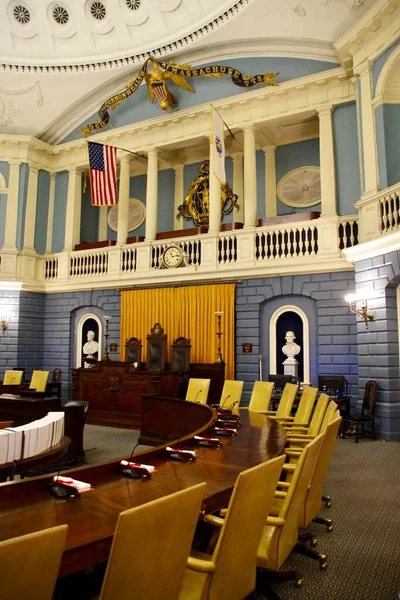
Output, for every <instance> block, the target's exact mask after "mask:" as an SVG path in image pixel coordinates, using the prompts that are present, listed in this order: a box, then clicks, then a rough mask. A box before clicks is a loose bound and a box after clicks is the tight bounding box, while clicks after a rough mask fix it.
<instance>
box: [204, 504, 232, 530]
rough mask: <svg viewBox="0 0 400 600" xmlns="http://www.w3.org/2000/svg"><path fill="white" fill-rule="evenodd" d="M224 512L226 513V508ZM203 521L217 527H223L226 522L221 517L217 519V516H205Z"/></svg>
mask: <svg viewBox="0 0 400 600" xmlns="http://www.w3.org/2000/svg"><path fill="white" fill-rule="evenodd" d="M222 510H225V511H226V508H225V509H222ZM221 512H222V511H221ZM203 521H205V522H206V523H210V525H215V526H216V527H222V525H223V524H224V522H225V520H224V519H221V517H216V516H215V515H204V517H203Z"/></svg>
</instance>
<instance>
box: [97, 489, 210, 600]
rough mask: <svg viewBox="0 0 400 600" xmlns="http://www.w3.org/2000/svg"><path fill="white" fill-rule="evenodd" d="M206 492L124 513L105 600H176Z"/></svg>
mask: <svg viewBox="0 0 400 600" xmlns="http://www.w3.org/2000/svg"><path fill="white" fill-rule="evenodd" d="M127 485H130V484H127ZM136 485H137V484H136ZM205 488H206V484H205V483H199V484H198V485H195V486H192V487H190V488H187V489H185V490H181V491H179V492H175V493H174V494H170V495H169V496H165V497H163V498H158V499H157V500H153V501H152V502H148V503H147V504H143V505H142V506H138V507H135V508H131V509H129V510H126V511H124V512H122V513H121V514H120V515H119V519H118V523H117V528H116V530H115V534H114V540H113V544H112V547H111V553H110V557H109V559H108V564H107V569H106V573H105V576H104V581H103V586H102V589H101V594H100V600H132V598H137V599H138V600H139V599H140V600H177V598H178V597H179V590H180V588H181V585H182V580H183V576H184V573H185V567H186V560H187V557H188V556H189V552H190V547H191V544H192V541H193V536H194V532H195V528H196V525H197V521H198V518H199V514H200V509H201V503H202V500H203V497H204V492H205ZM132 493H133V494H134V492H132Z"/></svg>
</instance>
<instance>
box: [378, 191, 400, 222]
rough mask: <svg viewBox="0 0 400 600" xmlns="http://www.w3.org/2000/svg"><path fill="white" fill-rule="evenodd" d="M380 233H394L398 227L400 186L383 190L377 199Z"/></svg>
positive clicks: (399, 219)
mask: <svg viewBox="0 0 400 600" xmlns="http://www.w3.org/2000/svg"><path fill="white" fill-rule="evenodd" d="M379 205H380V217H381V222H380V230H381V233H386V232H388V231H390V232H391V231H396V230H397V229H399V227H400V184H397V185H396V186H393V187H391V188H389V189H388V190H384V191H383V192H381V194H380V197H379Z"/></svg>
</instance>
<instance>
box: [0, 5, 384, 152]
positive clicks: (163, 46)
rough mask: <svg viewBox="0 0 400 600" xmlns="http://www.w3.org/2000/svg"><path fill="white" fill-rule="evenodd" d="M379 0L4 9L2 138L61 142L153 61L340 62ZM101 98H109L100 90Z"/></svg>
mask: <svg viewBox="0 0 400 600" xmlns="http://www.w3.org/2000/svg"><path fill="white" fill-rule="evenodd" d="M374 3H375V0H300V1H299V2H297V0H236V1H233V0H60V1H58V0H3V1H2V2H1V3H0V22H1V23H2V33H1V36H0V69H1V71H2V75H1V83H0V135H2V134H21V135H22V134H26V135H32V136H36V137H39V138H40V139H42V140H44V141H49V142H51V143H54V142H56V141H58V140H59V139H62V136H63V135H65V134H66V132H68V130H70V129H72V128H73V127H74V126H75V127H76V125H77V124H79V123H80V122H81V121H82V120H83V119H84V118H85V117H87V116H89V115H90V114H92V113H93V112H94V111H95V110H96V108H97V106H98V105H99V103H100V102H101V101H102V100H103V99H104V98H105V97H107V96H108V95H109V93H114V92H115V91H116V90H117V89H118V88H120V87H121V84H123V83H124V82H125V81H126V80H127V78H128V79H129V78H131V77H132V74H133V73H134V72H135V70H137V69H138V68H139V67H140V66H141V65H142V64H143V62H144V61H145V59H146V58H147V56H148V55H149V54H153V55H154V56H156V57H158V58H161V57H165V58H166V59H169V58H171V59H173V60H175V61H179V62H189V61H190V63H191V64H193V65H195V64H201V62H202V61H210V60H219V59H223V58H226V57H230V58H232V57H236V58H239V57H242V56H246V57H250V56H258V57H260V56H301V57H302V58H313V59H319V60H328V61H331V62H338V59H337V57H336V56H335V53H334V50H333V42H334V41H335V40H336V39H337V38H338V37H339V36H340V35H341V34H342V33H344V32H345V31H347V30H348V29H349V28H350V27H351V26H352V25H353V24H354V23H355V22H356V21H357V20H358V19H360V18H361V17H362V16H363V14H364V13H365V12H366V10H367V9H368V8H370V7H371V6H372V5H373V4H374ZM99 90H101V91H99Z"/></svg>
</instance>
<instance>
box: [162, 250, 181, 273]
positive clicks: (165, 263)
mask: <svg viewBox="0 0 400 600" xmlns="http://www.w3.org/2000/svg"><path fill="white" fill-rule="evenodd" d="M182 263H183V250H182V248H181V247H180V246H178V245H177V244H171V245H170V246H167V248H165V250H164V254H163V257H162V267H163V268H164V269H176V268H177V267H180V266H181V265H182Z"/></svg>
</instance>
